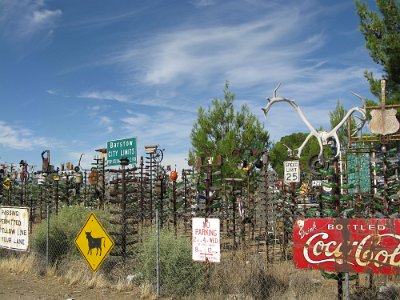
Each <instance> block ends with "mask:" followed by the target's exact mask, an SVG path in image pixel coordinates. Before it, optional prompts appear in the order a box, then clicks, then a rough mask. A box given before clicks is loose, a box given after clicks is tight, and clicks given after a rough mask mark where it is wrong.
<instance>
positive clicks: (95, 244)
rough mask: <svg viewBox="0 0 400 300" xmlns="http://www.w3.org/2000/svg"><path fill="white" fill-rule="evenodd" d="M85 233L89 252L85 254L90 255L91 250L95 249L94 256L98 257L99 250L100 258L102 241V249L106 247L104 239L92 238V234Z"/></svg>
mask: <svg viewBox="0 0 400 300" xmlns="http://www.w3.org/2000/svg"><path fill="white" fill-rule="evenodd" d="M85 233H86V238H87V239H88V244H89V250H88V253H87V254H90V255H92V249H93V248H96V255H99V250H100V256H101V240H102V239H104V242H103V247H105V246H106V240H105V237H99V238H94V237H92V232H91V231H89V232H87V231H85Z"/></svg>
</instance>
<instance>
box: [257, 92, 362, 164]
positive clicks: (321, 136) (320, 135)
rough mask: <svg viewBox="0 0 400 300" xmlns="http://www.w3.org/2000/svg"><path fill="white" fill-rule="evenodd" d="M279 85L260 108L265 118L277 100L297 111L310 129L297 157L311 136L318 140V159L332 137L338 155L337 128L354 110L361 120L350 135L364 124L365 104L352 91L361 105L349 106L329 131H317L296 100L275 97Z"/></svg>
mask: <svg viewBox="0 0 400 300" xmlns="http://www.w3.org/2000/svg"><path fill="white" fill-rule="evenodd" d="M279 86H280V84H279V85H278V86H277V87H276V88H275V90H274V95H273V97H272V98H268V99H267V100H268V103H267V106H265V107H263V108H262V110H263V112H264V115H265V118H266V117H267V113H268V111H269V110H270V108H271V106H272V104H274V103H277V102H287V103H289V104H290V105H291V106H292V107H293V108H294V109H295V110H296V111H297V113H298V114H299V116H300V118H301V119H302V121H303V122H304V124H306V126H307V127H308V129H310V134H309V135H308V136H307V138H306V139H305V140H304V142H303V144H302V145H301V146H300V147H299V148H298V149H297V157H299V158H300V156H301V152H302V150H303V148H304V146H305V145H306V144H307V142H308V140H309V139H310V138H311V137H312V136H314V137H316V138H317V141H318V144H319V147H320V151H319V155H318V159H319V160H320V161H321V162H322V161H323V146H324V145H327V144H328V142H329V140H330V139H332V138H333V139H334V140H335V141H336V145H337V152H336V155H335V156H336V157H337V156H339V154H340V142H339V137H338V135H337V131H338V130H339V128H340V127H342V126H343V124H344V123H345V122H346V121H347V119H349V118H350V117H351V115H352V114H353V113H354V112H359V113H360V114H361V118H359V119H360V120H361V122H360V123H359V124H357V126H356V129H355V130H354V131H353V133H352V135H355V134H357V132H358V131H360V130H361V128H362V127H363V126H364V124H365V122H366V120H367V114H366V104H365V101H364V99H363V98H362V97H361V96H359V95H357V94H355V93H353V94H354V95H355V96H356V97H357V98H359V99H360V100H361V101H362V102H363V106H362V107H358V106H356V107H353V108H351V109H350V110H349V111H348V112H347V113H346V115H345V116H344V117H343V119H342V120H341V121H340V122H339V123H338V124H337V125H336V126H335V127H334V128H332V129H331V130H330V131H317V130H316V129H315V128H314V127H313V126H312V125H311V123H310V122H309V121H308V120H307V118H306V117H305V115H304V114H303V111H302V110H301V109H300V107H299V106H298V105H297V104H296V102H295V101H294V100H291V99H288V98H283V97H277V95H276V92H277V90H278V88H279Z"/></svg>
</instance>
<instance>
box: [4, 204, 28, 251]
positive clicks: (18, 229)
mask: <svg viewBox="0 0 400 300" xmlns="http://www.w3.org/2000/svg"><path fill="white" fill-rule="evenodd" d="M28 246H29V208H27V207H13V206H0V248H6V249H11V250H20V251H26V250H28Z"/></svg>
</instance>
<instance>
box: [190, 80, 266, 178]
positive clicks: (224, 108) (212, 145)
mask: <svg viewBox="0 0 400 300" xmlns="http://www.w3.org/2000/svg"><path fill="white" fill-rule="evenodd" d="M234 100H235V94H234V93H232V92H231V91H230V90H229V82H226V84H225V89H224V98H223V99H218V98H215V99H213V101H212V104H211V105H209V106H208V108H207V109H204V108H203V107H200V108H199V110H198V115H197V121H196V122H195V124H194V125H193V128H192V132H191V143H192V149H191V150H190V153H189V158H190V161H191V162H192V163H194V162H195V160H196V158H198V157H201V158H202V159H203V163H204V161H205V160H206V159H208V158H209V157H213V158H214V159H215V158H216V157H217V156H218V155H221V156H222V158H223V164H224V166H223V172H224V175H225V176H238V175H239V174H240V173H239V172H238V168H237V165H238V164H239V163H240V161H243V160H248V159H249V158H250V159H253V160H255V159H256V157H255V156H251V155H252V154H254V153H256V152H258V153H260V152H261V151H263V150H265V149H266V148H267V146H268V145H269V134H268V132H267V131H266V130H265V129H264V127H263V125H262V124H261V123H260V121H259V120H258V119H257V118H256V117H255V116H254V115H253V114H252V113H251V112H250V110H249V108H248V106H247V105H242V106H241V107H240V110H239V111H237V112H236V111H235V107H234ZM234 150H236V152H237V153H240V155H239V156H238V157H236V156H234V155H232V153H233V151H234ZM253 150H255V151H253ZM214 161H215V160H214Z"/></svg>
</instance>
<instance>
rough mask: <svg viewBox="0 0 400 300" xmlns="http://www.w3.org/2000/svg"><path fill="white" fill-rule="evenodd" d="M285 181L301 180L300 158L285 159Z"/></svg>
mask: <svg viewBox="0 0 400 300" xmlns="http://www.w3.org/2000/svg"><path fill="white" fill-rule="evenodd" d="M284 169H285V177H284V179H285V183H290V182H300V166H299V161H298V160H292V161H285V162H284Z"/></svg>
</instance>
